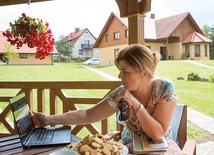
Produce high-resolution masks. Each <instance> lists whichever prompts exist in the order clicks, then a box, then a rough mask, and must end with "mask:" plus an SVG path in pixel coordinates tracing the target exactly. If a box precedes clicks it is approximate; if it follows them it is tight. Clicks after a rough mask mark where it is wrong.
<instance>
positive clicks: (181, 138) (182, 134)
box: [105, 104, 196, 155]
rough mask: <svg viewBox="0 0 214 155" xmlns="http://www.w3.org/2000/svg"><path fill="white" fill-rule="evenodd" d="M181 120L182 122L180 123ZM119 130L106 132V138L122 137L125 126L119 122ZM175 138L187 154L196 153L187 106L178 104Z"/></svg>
mask: <svg viewBox="0 0 214 155" xmlns="http://www.w3.org/2000/svg"><path fill="white" fill-rule="evenodd" d="M179 122H180V123H179ZM117 129H119V130H118V131H115V132H111V133H109V134H106V135H105V137H106V139H114V140H115V141H118V140H119V139H120V138H121V137H120V134H121V131H122V129H123V126H122V125H121V124H119V123H117ZM172 133H173V137H174V138H173V139H174V141H175V142H176V143H177V144H178V146H179V147H180V149H181V150H182V151H183V153H185V154H186V155H196V141H195V140H190V139H187V106H186V105H183V104H178V105H177V106H176V108H175V112H174V115H173V118H172Z"/></svg>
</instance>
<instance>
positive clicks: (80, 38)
mask: <svg viewBox="0 0 214 155" xmlns="http://www.w3.org/2000/svg"><path fill="white" fill-rule="evenodd" d="M67 38H68V42H70V43H71V44H72V45H73V52H72V59H80V58H86V57H87V58H92V57H99V49H97V48H93V46H94V43H95V42H96V38H95V37H94V36H93V35H92V34H91V32H90V31H89V30H88V29H87V28H84V29H81V30H80V29H79V28H75V31H74V32H71V33H69V34H68V36H67Z"/></svg>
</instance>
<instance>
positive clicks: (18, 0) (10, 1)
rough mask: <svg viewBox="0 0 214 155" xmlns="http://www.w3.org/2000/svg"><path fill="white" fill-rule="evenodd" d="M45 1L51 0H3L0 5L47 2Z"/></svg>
mask: <svg viewBox="0 0 214 155" xmlns="http://www.w3.org/2000/svg"><path fill="white" fill-rule="evenodd" d="M45 1H51V0H1V1H0V6H7V5H15V4H27V3H28V2H30V3H34V2H45Z"/></svg>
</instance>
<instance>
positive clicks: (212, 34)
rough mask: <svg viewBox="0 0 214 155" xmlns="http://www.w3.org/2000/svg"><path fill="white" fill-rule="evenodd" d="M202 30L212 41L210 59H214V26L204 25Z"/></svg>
mask: <svg viewBox="0 0 214 155" xmlns="http://www.w3.org/2000/svg"><path fill="white" fill-rule="evenodd" d="M201 30H202V31H203V33H204V35H205V36H207V37H208V38H210V39H211V40H212V42H211V43H210V59H214V25H212V26H209V25H204V26H203V27H202V29H201Z"/></svg>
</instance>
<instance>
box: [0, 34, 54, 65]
mask: <svg viewBox="0 0 214 155" xmlns="http://www.w3.org/2000/svg"><path fill="white" fill-rule="evenodd" d="M2 32H3V31H0V61H2V60H4V59H5V50H4V49H5V47H6V43H9V42H8V41H7V38H6V37H4V36H3V34H2ZM9 44H10V43H9ZM13 48H14V49H15V50H16V51H17V52H18V56H17V57H12V58H11V59H10V60H9V61H8V64H11V65H38V64H39V65H52V64H53V55H54V54H57V53H58V52H57V50H56V48H55V47H54V51H53V52H50V54H49V55H48V56H46V58H45V59H43V60H40V59H36V58H35V55H36V48H29V47H28V46H27V45H25V44H23V45H22V47H21V48H20V49H17V48H16V47H15V46H13Z"/></svg>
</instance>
